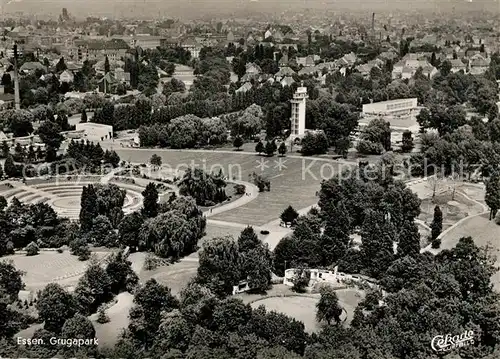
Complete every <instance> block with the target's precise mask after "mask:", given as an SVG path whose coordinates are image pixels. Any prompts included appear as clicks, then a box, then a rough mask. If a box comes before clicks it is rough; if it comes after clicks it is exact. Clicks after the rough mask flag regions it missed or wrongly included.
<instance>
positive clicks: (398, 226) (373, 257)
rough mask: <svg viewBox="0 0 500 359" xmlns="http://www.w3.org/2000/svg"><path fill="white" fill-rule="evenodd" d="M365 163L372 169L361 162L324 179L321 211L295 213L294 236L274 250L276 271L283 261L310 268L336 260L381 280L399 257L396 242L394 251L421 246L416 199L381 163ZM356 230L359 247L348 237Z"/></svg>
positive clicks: (344, 267)
mask: <svg viewBox="0 0 500 359" xmlns="http://www.w3.org/2000/svg"><path fill="white" fill-rule="evenodd" d="M369 166H373V168H372V169H371V170H370V171H368V170H367V168H365V167H363V165H362V166H360V167H358V168H356V169H352V170H350V171H348V172H346V173H343V174H339V175H338V176H342V177H334V178H332V179H330V180H328V181H325V182H323V183H322V186H321V190H320V192H319V198H320V199H319V207H320V211H318V210H316V209H313V210H312V211H311V212H310V213H308V214H307V215H306V216H301V217H299V219H298V220H297V224H296V225H295V230H294V232H293V235H292V236H290V237H288V238H285V239H283V240H282V241H281V242H280V243H278V245H277V247H276V248H275V260H274V267H275V270H276V273H278V274H282V273H283V272H284V270H285V262H287V263H289V265H290V266H298V265H307V266H309V267H311V268H314V267H318V266H325V267H326V266H331V265H335V264H338V265H339V266H340V268H341V270H344V271H348V272H351V273H360V272H361V273H365V274H367V275H370V276H372V277H375V278H380V277H381V276H382V275H383V273H384V272H385V270H386V269H387V268H388V267H389V266H390V265H391V263H392V261H393V260H394V259H396V257H397V256H396V255H395V253H394V250H393V246H394V244H395V243H401V246H400V247H399V249H398V255H401V253H402V252H408V253H407V254H409V253H413V254H414V251H413V250H412V249H411V248H415V247H417V248H419V245H420V236H419V235H418V229H417V228H416V225H415V224H414V222H413V221H414V219H415V218H416V217H417V216H418V214H419V213H420V200H419V199H418V197H417V196H416V195H415V194H414V193H412V192H411V191H410V190H409V189H407V188H405V185H404V184H403V183H402V182H399V181H394V180H393V179H392V177H391V176H390V173H389V174H387V173H385V172H383V171H382V170H383V167H382V166H381V165H377V166H374V165H369ZM367 173H371V174H376V176H374V177H373V178H369V176H367ZM355 231H358V232H359V233H360V235H361V246H360V248H359V249H358V248H356V246H355V245H354V243H353V242H352V240H351V235H352V234H353V233H354V232H355ZM410 238H411V240H410ZM413 242H414V243H413Z"/></svg>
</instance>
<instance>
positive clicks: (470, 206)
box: [419, 191, 484, 229]
mask: <svg viewBox="0 0 500 359" xmlns="http://www.w3.org/2000/svg"><path fill="white" fill-rule="evenodd" d="M436 205H438V206H439V208H441V211H442V212H443V223H444V226H443V228H444V229H446V228H447V227H450V226H451V225H453V224H455V223H456V222H458V221H459V220H461V219H463V218H466V217H469V216H472V215H475V214H479V213H483V212H484V208H483V206H481V205H480V204H478V203H476V202H474V201H473V200H470V199H468V198H466V197H465V196H464V195H463V194H461V193H460V192H458V191H457V192H456V193H455V196H454V198H453V199H452V193H451V191H447V192H445V193H442V194H437V195H436V197H435V198H434V199H432V198H425V199H423V200H422V203H421V205H420V209H421V213H420V216H419V219H420V220H422V221H424V222H425V223H427V224H428V225H430V224H431V222H432V220H433V218H434V208H435V206H436Z"/></svg>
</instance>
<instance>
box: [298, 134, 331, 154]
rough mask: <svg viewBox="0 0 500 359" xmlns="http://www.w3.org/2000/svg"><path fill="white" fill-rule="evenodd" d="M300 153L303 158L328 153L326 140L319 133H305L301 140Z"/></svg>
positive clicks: (323, 135) (324, 136)
mask: <svg viewBox="0 0 500 359" xmlns="http://www.w3.org/2000/svg"><path fill="white" fill-rule="evenodd" d="M301 144H302V150H301V153H302V154H303V155H304V156H312V155H321V154H323V153H326V152H328V147H329V144H328V138H327V137H326V135H325V134H324V133H322V132H319V133H314V134H313V133H310V132H308V133H306V135H305V136H304V138H303V139H302V142H301Z"/></svg>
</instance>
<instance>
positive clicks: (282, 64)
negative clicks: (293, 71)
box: [278, 52, 288, 68]
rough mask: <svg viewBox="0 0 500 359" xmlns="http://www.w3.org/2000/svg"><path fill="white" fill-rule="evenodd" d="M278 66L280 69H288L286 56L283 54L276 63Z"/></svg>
mask: <svg viewBox="0 0 500 359" xmlns="http://www.w3.org/2000/svg"><path fill="white" fill-rule="evenodd" d="M278 66H279V67H280V68H281V67H288V54H287V53H286V52H285V53H284V54H283V56H281V58H280V60H279V61H278Z"/></svg>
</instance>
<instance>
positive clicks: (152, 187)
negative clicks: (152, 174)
mask: <svg viewBox="0 0 500 359" xmlns="http://www.w3.org/2000/svg"><path fill="white" fill-rule="evenodd" d="M142 196H143V198H144V201H143V205H144V207H143V208H142V214H143V215H144V216H146V217H148V218H152V217H156V216H157V215H158V190H157V189H156V184H154V183H153V182H150V183H148V185H147V186H146V188H145V189H144V191H143V192H142Z"/></svg>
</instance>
